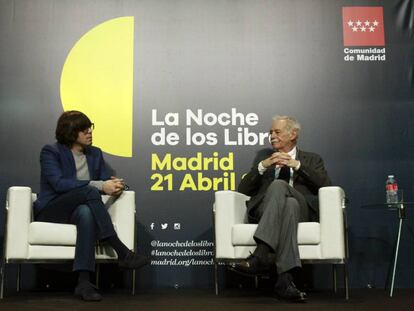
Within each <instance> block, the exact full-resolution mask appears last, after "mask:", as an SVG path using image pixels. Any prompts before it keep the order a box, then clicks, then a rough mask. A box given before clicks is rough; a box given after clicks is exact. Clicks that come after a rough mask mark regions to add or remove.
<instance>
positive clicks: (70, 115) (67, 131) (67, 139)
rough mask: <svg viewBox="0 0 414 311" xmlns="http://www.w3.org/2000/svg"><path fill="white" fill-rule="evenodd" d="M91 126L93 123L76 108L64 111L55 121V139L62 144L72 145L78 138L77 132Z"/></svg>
mask: <svg viewBox="0 0 414 311" xmlns="http://www.w3.org/2000/svg"><path fill="white" fill-rule="evenodd" d="M92 126H93V123H92V122H91V120H89V118H88V117H87V116H86V115H85V114H84V113H82V112H80V111H77V110H70V111H65V112H64V113H62V115H61V116H60V117H59V120H58V122H57V126H56V132H55V135H56V140H57V141H58V142H59V143H61V144H63V145H66V146H68V147H72V145H73V143H74V142H75V141H76V139H77V138H78V135H79V132H82V131H84V130H87V129H88V128H90V127H92Z"/></svg>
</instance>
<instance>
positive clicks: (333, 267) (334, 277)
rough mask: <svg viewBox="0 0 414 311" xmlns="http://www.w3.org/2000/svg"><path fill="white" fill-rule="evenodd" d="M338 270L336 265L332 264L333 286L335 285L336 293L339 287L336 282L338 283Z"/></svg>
mask: <svg viewBox="0 0 414 311" xmlns="http://www.w3.org/2000/svg"><path fill="white" fill-rule="evenodd" d="M336 272H337V269H336V265H335V264H334V265H332V287H333V291H334V293H335V294H336V293H337V291H338V288H337V286H336V284H337V281H336Z"/></svg>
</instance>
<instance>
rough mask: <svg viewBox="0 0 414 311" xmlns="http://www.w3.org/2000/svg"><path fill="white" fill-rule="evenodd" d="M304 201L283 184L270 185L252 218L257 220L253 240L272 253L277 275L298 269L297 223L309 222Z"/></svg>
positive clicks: (299, 194) (274, 183)
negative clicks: (267, 247) (266, 246)
mask: <svg viewBox="0 0 414 311" xmlns="http://www.w3.org/2000/svg"><path fill="white" fill-rule="evenodd" d="M308 215H309V209H308V206H307V203H306V200H305V198H304V197H303V195H302V194H301V193H299V192H298V191H297V190H295V189H294V188H292V187H291V186H289V184H288V183H286V182H285V181H282V180H275V181H273V182H272V183H271V184H270V186H269V187H268V188H267V191H266V195H265V197H264V199H263V201H262V202H261V203H260V205H259V206H258V208H257V209H255V211H254V215H253V216H254V217H255V218H257V219H260V220H259V222H258V226H257V230H256V232H255V234H254V238H255V239H256V240H257V239H259V240H260V241H262V242H265V243H266V244H267V245H269V246H270V247H271V248H272V250H273V251H274V253H275V261H276V262H275V263H276V267H277V271H278V273H283V272H286V271H288V270H290V269H293V268H295V267H300V266H301V262H300V257H299V248H298V235H297V232H298V223H299V222H302V221H308V218H309V216H308Z"/></svg>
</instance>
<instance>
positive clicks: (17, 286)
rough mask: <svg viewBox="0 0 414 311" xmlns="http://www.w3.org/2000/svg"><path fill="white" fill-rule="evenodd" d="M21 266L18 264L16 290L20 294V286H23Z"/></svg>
mask: <svg viewBox="0 0 414 311" xmlns="http://www.w3.org/2000/svg"><path fill="white" fill-rule="evenodd" d="M20 276H21V264H17V280H16V290H17V292H20V285H21V280H20Z"/></svg>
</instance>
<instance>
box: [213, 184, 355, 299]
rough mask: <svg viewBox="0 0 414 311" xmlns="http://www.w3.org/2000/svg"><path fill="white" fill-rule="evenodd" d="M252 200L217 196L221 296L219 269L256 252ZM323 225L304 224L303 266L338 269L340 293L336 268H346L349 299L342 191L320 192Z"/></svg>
mask: <svg viewBox="0 0 414 311" xmlns="http://www.w3.org/2000/svg"><path fill="white" fill-rule="evenodd" d="M248 199H249V197H248V196H246V195H244V194H241V193H238V192H234V191H217V192H216V193H215V203H214V207H213V213H214V234H215V260H214V284H215V291H216V294H218V265H219V264H220V263H233V262H237V261H239V260H241V259H244V258H246V257H248V256H249V254H250V252H253V251H254V249H255V248H256V243H255V241H254V239H253V235H254V233H255V231H256V228H257V224H248V223H246V222H247V221H246V219H247V215H246V205H245V202H246V201H247V200H248ZM319 213H320V222H302V223H299V226H298V245H299V254H300V258H301V260H302V262H303V263H330V264H332V265H333V267H334V270H333V271H334V290H335V291H336V265H337V264H341V265H343V266H344V287H345V297H346V299H348V298H349V284H348V283H349V282H348V247H347V226H346V215H345V193H344V191H343V190H342V189H341V188H340V187H323V188H321V189H320V190H319Z"/></svg>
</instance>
